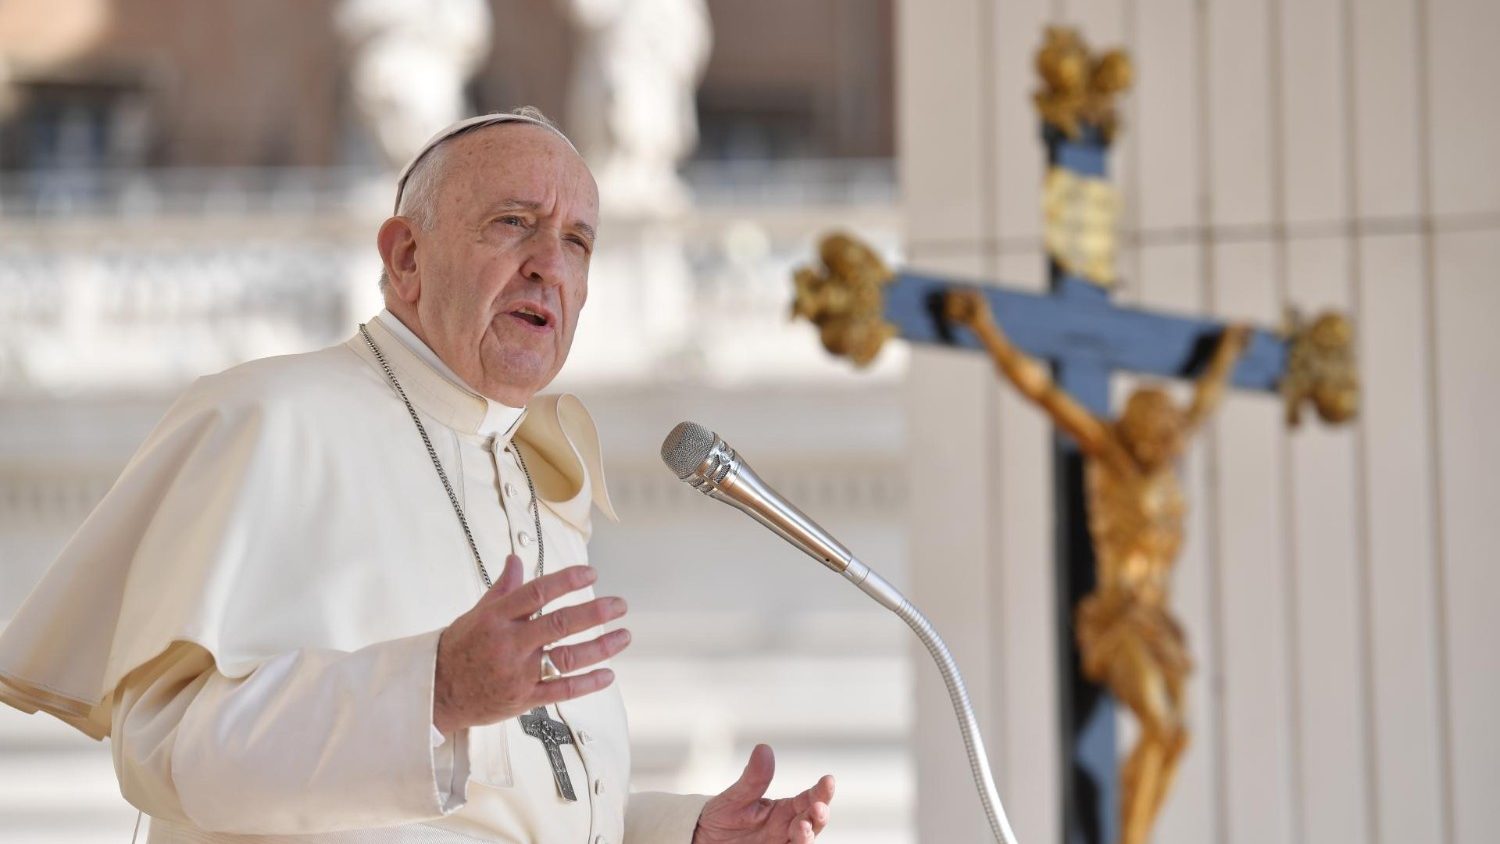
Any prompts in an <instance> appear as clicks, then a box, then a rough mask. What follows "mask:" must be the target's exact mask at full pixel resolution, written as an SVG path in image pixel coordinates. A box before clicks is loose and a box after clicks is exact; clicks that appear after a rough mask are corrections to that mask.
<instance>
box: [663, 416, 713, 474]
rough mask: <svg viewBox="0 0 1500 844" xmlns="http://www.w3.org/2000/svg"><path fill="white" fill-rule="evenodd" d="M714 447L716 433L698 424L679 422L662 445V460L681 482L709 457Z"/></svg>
mask: <svg viewBox="0 0 1500 844" xmlns="http://www.w3.org/2000/svg"><path fill="white" fill-rule="evenodd" d="M713 447H714V432H713V431H710V430H708V429H707V428H705V427H703V426H702V425H699V424H698V423H696V422H679V423H678V424H677V427H675V428H673V429H672V432H671V433H669V434H667V438H666V439H665V440H662V443H661V460H662V462H663V463H665V464H667V468H668V469H671V470H672V471H673V473H675V474H676V475H677V477H678V478H679V479H681V480H687V477H688V475H691V474H693V470H694V469H697V468H698V466H699V465H700V464H701V463H702V462H703V460H704V458H706V457H708V453H709V452H710V451H712V450H713Z"/></svg>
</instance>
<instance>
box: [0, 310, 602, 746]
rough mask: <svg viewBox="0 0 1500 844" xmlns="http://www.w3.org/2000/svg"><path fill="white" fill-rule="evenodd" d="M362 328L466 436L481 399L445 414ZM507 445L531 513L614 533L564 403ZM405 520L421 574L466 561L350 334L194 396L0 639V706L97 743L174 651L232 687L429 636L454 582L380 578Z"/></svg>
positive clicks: (408, 431)
mask: <svg viewBox="0 0 1500 844" xmlns="http://www.w3.org/2000/svg"><path fill="white" fill-rule="evenodd" d="M369 328H370V331H371V333H372V334H373V335H374V336H375V338H376V340H377V342H378V343H379V344H380V346H381V348H382V351H384V352H385V354H386V356H387V358H388V359H389V360H390V362H391V363H392V365H393V367H394V368H395V369H396V370H397V373H398V377H399V378H400V379H401V381H402V383H403V386H404V387H405V388H406V390H407V392H408V394H409V395H410V396H411V398H412V401H413V402H414V403H416V404H417V406H418V407H419V409H420V410H421V411H422V412H423V416H424V424H426V425H427V426H428V428H429V429H430V430H431V429H433V428H434V426H435V425H436V426H447V427H448V428H451V429H453V432H456V434H457V435H465V434H470V435H472V433H473V430H474V428H475V426H477V424H478V422H479V420H480V419H482V418H483V414H484V402H483V399H481V398H480V397H478V396H475V395H472V394H459V395H457V396H456V398H455V392H456V391H454V390H452V388H451V386H449V385H448V384H446V383H444V384H442V385H441V387H439V385H437V384H436V383H435V382H434V381H433V380H432V379H436V378H441V376H439V375H438V374H437V373H435V372H433V371H432V369H431V368H430V367H428V366H427V365H426V364H425V363H423V362H422V361H420V359H418V358H416V357H415V356H414V355H411V354H410V353H409V352H408V351H407V350H406V349H405V347H404V346H402V345H401V344H400V343H399V342H398V341H397V340H396V339H395V338H394V337H393V336H392V335H391V334H390V332H389V331H387V330H386V329H385V328H384V327H383V326H381V325H380V324H379V322H378V321H372V322H371V323H370V325H369ZM453 432H442V431H441V429H440V428H439V429H438V431H436V432H434V434H433V436H434V438H435V439H437V438H438V437H439V433H448V434H449V435H450V436H451V435H453ZM516 439H517V440H518V441H519V442H521V443H522V444H523V445H525V446H528V451H529V452H532V453H535V454H539V455H540V456H541V458H542V460H541V461H539V462H540V464H541V465H533V466H532V467H531V468H532V472H533V475H535V477H536V481H537V486H538V490H537V492H538V497H539V498H541V499H542V500H543V502H544V503H545V504H547V505H548V506H549V508H550V509H552V510H553V511H554V512H555V513H557V514H558V515H559V516H560V517H561V518H562V519H563V520H564V521H565V522H568V523H569V524H570V525H572V526H573V527H575V528H577V529H578V530H579V531H580V532H582V533H583V534H584V535H585V536H586V535H587V533H588V530H589V527H588V526H589V511H590V506H591V504H592V505H597V506H598V507H599V508H600V509H601V510H602V511H603V512H604V513H605V514H606V515H607V516H609V517H610V518H614V512H613V509H612V508H611V506H610V502H609V497H608V494H607V492H606V491H605V489H604V483H603V474H602V467H601V458H600V450H599V440H598V434H597V432H596V430H595V428H594V423H593V421H592V419H590V417H589V416H588V413H587V411H586V410H584V408H583V405H582V404H581V403H580V402H579V401H578V400H577V399H576V398H574V397H572V396H569V395H562V396H539V397H537V398H535V399H534V400H533V401H532V402H531V404H530V405H529V406H528V411H527V416H526V419H525V420H524V421H523V422H522V424H521V426H520V428H519V430H518V431H517V433H516ZM414 502H416V503H414ZM413 508H421V510H422V512H419V513H411V512H410V511H412V509H413ZM444 513H446V515H444ZM409 516H410V517H411V518H412V519H413V520H414V523H420V524H421V525H425V526H428V527H429V534H430V535H431V536H432V539H433V543H434V545H435V547H434V548H433V552H432V555H434V556H436V555H440V554H441V555H448V554H452V553H461V554H462V555H463V558H464V559H468V551H467V546H465V545H464V544H463V538H462V534H461V532H460V531H459V529H458V527H457V524H456V521H454V518H453V516H452V510H451V507H450V506H449V504H448V502H447V500H446V498H445V496H444V495H443V491H442V488H441V486H440V484H439V483H438V481H437V479H436V476H435V474H434V472H433V470H432V466H431V463H430V461H429V459H428V457H427V454H426V451H425V449H424V448H423V446H422V443H421V440H420V438H419V437H418V436H417V433H416V430H415V428H414V426H413V425H412V423H411V419H410V417H409V416H408V414H407V411H406V408H405V407H404V406H403V405H402V403H401V402H400V400H399V399H398V398H396V396H395V393H394V392H393V391H392V390H391V388H390V386H389V384H388V383H387V382H386V380H385V376H384V374H383V373H382V372H381V371H380V370H379V369H378V367H377V365H376V363H375V361H374V360H373V358H372V356H371V355H370V353H369V351H368V349H367V348H366V347H365V346H364V343H363V341H362V340H361V339H360V337H359V335H357V334H356V335H355V336H354V338H352V339H351V340H350V341H348V342H346V343H343V344H340V345H338V346H333V347H330V348H327V349H323V350H321V351H317V352H311V353H308V354H304V355H291V356H286V357H279V358H268V359H265V360H260V361H253V362H251V363H248V364H245V365H242V366H238V367H235V368H233V369H230V370H227V371H225V372H223V373H220V374H218V375H212V376H208V377H205V378H202V379H199V380H198V381H197V382H196V383H194V384H193V386H192V387H191V388H189V389H188V391H187V392H186V393H185V394H184V395H183V396H182V397H181V398H180V399H178V401H177V402H176V403H175V404H174V405H173V406H172V407H171V409H170V410H168V411H167V414H166V416H165V417H164V418H163V419H162V420H161V422H160V423H158V425H157V426H156V428H155V430H153V431H152V433H151V434H150V436H149V437H148V438H147V440H146V442H145V443H144V444H143V445H142V446H141V448H140V450H139V451H137V452H136V454H135V455H134V456H133V457H132V458H131V460H130V462H129V463H128V464H127V465H126V467H125V469H124V471H123V472H122V473H121V475H120V477H119V479H118V480H116V482H115V484H114V486H113V487H112V488H111V489H110V491H109V492H108V494H106V496H105V497H104V499H103V501H102V502H101V503H100V504H99V505H98V507H97V508H96V509H95V510H94V512H93V513H92V514H90V516H89V517H88V519H87V520H86V521H85V522H84V524H83V526H82V527H81V528H80V529H79V531H78V533H77V534H76V535H75V536H74V537H73V539H72V540H71V541H70V542H69V543H68V545H67V547H66V548H65V549H64V550H63V552H62V554H61V555H60V556H59V557H58V559H57V560H56V561H55V562H54V563H53V564H52V566H51V568H50V569H49V570H48V571H47V573H46V574H45V575H44V577H43V578H42V580H41V582H40V583H39V584H38V585H37V587H36V589H35V590H34V591H33V592H32V593H31V595H30V596H29V597H28V598H27V600H26V601H25V603H23V604H22V605H21V608H20V609H19V610H18V611H17V613H16V616H15V618H14V619H12V620H11V622H10V624H9V625H8V627H7V628H6V629H5V630H4V632H3V634H0V702H4V703H7V704H9V705H11V706H14V707H16V708H18V709H21V710H23V711H26V712H35V711H38V710H41V711H45V712H47V713H50V714H52V715H54V716H56V717H58V718H60V719H62V720H63V721H66V722H67V723H69V724H71V725H73V726H74V727H76V728H78V729H79V730H81V731H82V732H84V733H86V734H88V735H89V736H92V737H94V738H96V739H98V738H103V737H105V736H107V735H108V734H109V730H110V709H111V698H112V696H113V692H114V690H115V688H116V686H117V685H118V684H119V682H120V681H121V679H123V678H124V677H125V676H126V675H127V674H129V673H130V672H131V671H133V670H135V669H136V668H138V667H140V666H143V665H145V664H147V663H149V662H151V661H152V660H153V659H154V658H155V657H157V656H158V655H159V654H161V653H162V652H164V651H165V650H166V649H167V648H168V647H169V646H170V645H171V644H172V643H174V642H177V641H186V642H193V643H196V644H197V645H200V646H202V647H203V648H204V649H205V650H207V651H208V652H209V653H210V654H212V655H213V658H214V660H215V662H216V664H217V667H218V669H219V670H220V671H221V672H223V673H224V674H226V675H228V676H230V677H242V676H245V675H248V674H249V673H250V672H251V671H253V670H254V669H255V667H256V666H257V665H259V664H260V663H261V662H262V661H264V660H266V659H268V658H270V657H272V656H275V655H276V654H278V653H284V652H287V651H292V650H296V649H298V648H332V649H338V650H347V651H353V650H357V649H358V648H361V647H364V646H366V645H369V644H372V643H374V642H379V641H385V640H389V639H396V638H400V637H404V636H409V635H417V634H419V633H423V632H427V631H429V630H433V629H437V627H439V626H441V623H439V624H434V623H433V619H434V618H435V617H441V616H443V614H444V613H449V612H452V615H447V616H446V618H447V620H451V619H452V617H454V616H456V615H457V613H458V612H462V611H463V610H464V609H467V607H464V606H459V605H454V606H452V607H443V608H442V609H441V611H439V612H438V613H437V614H436V615H435V614H434V608H433V606H432V603H433V602H434V601H438V600H440V599H439V598H436V597H433V596H439V595H443V594H448V595H454V594H457V595H462V594H464V590H463V589H462V588H453V589H449V588H448V587H450V586H452V584H451V583H446V582H444V581H443V578H444V577H448V576H450V575H445V574H444V573H443V572H445V571H449V572H451V571H463V570H464V569H463V567H458V566H446V567H434V566H430V565H424V564H423V561H421V560H404V559H403V560H394V561H393V560H380V559H379V557H380V552H381V549H382V548H383V547H387V546H388V545H389V544H390V543H388V542H385V541H384V540H383V539H382V536H387V537H388V536H389V535H390V532H391V531H393V530H403V529H404V528H405V527H406V525H407V524H408V522H406V521H403V520H404V519H406V518H408V517H409ZM445 519H446V520H447V521H448V522H450V523H451V524H449V525H448V526H447V527H446V528H442V529H439V528H437V527H435V526H437V525H441V524H443V523H444V520H445ZM382 532H384V533H382ZM426 538H427V537H426V536H424V537H423V539H424V541H425V540H426ZM372 566H379V570H380V571H381V575H380V576H379V577H371V567H372ZM465 573H466V574H467V575H468V576H470V577H472V576H473V574H472V572H469V571H466V572H465ZM424 598H426V599H427V601H426V605H424ZM455 609H456V610H457V612H454V610H455ZM442 623H446V622H442Z"/></svg>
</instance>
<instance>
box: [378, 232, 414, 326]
mask: <svg viewBox="0 0 1500 844" xmlns="http://www.w3.org/2000/svg"><path fill="white" fill-rule="evenodd" d="M375 244H376V247H377V248H379V250H380V260H381V261H382V262H384V263H385V277H386V279H387V280H388V281H389V282H390V289H391V292H392V293H393V294H394V295H395V296H396V298H397V299H400V300H401V301H403V302H406V303H407V304H412V303H414V302H416V301H417V296H418V295H419V294H420V293H421V290H422V277H421V275H420V274H419V273H418V272H417V231H416V228H415V227H414V226H413V225H412V222H411V220H408V219H407V218H405V217H391V218H389V219H387V220H386V221H385V222H384V223H381V224H380V233H379V234H377V235H376V236H375Z"/></svg>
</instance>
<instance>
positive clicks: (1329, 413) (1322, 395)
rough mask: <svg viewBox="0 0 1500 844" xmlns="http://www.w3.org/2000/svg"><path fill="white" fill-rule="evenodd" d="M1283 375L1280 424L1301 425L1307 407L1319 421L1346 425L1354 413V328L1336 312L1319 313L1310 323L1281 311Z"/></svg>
mask: <svg viewBox="0 0 1500 844" xmlns="http://www.w3.org/2000/svg"><path fill="white" fill-rule="evenodd" d="M1286 335H1287V359H1286V374H1285V375H1283V376H1282V378H1281V397H1282V400H1283V401H1284V402H1285V403H1286V423H1287V425H1288V426H1289V427H1292V428H1295V427H1297V426H1298V425H1300V424H1301V423H1302V407H1303V405H1306V404H1311V405H1312V406H1313V408H1314V409H1315V410H1317V412H1318V416H1319V417H1321V418H1322V419H1323V421H1324V422H1328V423H1331V424H1337V423H1340V422H1347V421H1349V420H1351V419H1353V418H1354V416H1355V414H1357V413H1358V412H1359V369H1358V367H1357V366H1356V365H1355V361H1354V326H1353V325H1352V324H1351V323H1350V322H1349V320H1348V319H1346V318H1345V317H1344V316H1343V315H1341V314H1336V313H1325V314H1322V315H1321V316H1319V317H1318V318H1317V319H1315V320H1313V321H1312V322H1310V323H1306V322H1303V320H1302V317H1301V315H1300V314H1298V313H1297V312H1296V311H1295V310H1291V309H1288V311H1287V328H1286Z"/></svg>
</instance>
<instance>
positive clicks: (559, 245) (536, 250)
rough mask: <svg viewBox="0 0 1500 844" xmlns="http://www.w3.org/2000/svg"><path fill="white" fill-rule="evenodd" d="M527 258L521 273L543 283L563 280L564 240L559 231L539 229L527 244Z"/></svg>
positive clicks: (556, 282)
mask: <svg viewBox="0 0 1500 844" xmlns="http://www.w3.org/2000/svg"><path fill="white" fill-rule="evenodd" d="M526 246H527V248H526V259H525V262H524V263H522V265H521V274H522V275H524V276H525V277H526V278H528V279H530V280H531V281H536V282H540V283H542V284H561V283H562V280H563V262H564V255H563V242H562V237H561V236H560V235H559V234H558V233H557V232H549V231H546V230H539V231H537V232H536V233H535V234H533V235H532V236H531V237H530V238H529V239H528V242H527V244H526Z"/></svg>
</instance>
